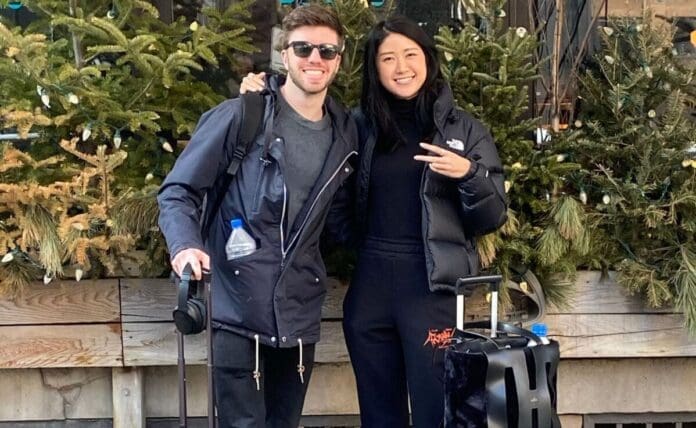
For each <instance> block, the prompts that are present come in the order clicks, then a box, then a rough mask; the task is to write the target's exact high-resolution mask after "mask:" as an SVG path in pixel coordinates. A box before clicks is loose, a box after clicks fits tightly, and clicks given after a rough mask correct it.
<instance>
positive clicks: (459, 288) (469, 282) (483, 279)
mask: <svg viewBox="0 0 696 428" xmlns="http://www.w3.org/2000/svg"><path fill="white" fill-rule="evenodd" d="M502 281H503V277H502V276H501V275H488V276H469V277H466V278H459V279H457V282H456V284H455V292H456V293H457V330H464V296H465V295H471V292H472V291H473V289H474V286H475V285H478V284H488V289H489V291H490V293H491V337H496V331H497V328H496V326H497V325H498V291H499V290H500V283H501V282H502Z"/></svg>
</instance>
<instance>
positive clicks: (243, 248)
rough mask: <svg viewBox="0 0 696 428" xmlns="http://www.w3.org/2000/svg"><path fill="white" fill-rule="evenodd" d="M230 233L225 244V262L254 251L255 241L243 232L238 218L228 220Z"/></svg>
mask: <svg viewBox="0 0 696 428" xmlns="http://www.w3.org/2000/svg"><path fill="white" fill-rule="evenodd" d="M230 225H231V226H232V232H231V233H230V237H229V238H227V243H226V244H225V254H226V255H227V260H232V259H237V258H239V257H244V256H248V255H249V254H251V253H253V252H254V251H256V241H255V240H254V238H252V237H251V235H249V234H248V233H247V231H246V230H244V222H243V221H242V219H240V218H235V219H232V220H230Z"/></svg>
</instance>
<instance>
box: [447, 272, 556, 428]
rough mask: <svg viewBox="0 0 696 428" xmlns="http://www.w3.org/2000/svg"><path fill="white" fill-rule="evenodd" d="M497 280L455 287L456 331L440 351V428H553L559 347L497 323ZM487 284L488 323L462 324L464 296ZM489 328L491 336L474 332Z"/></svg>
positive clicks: (463, 280) (460, 282)
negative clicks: (442, 372)
mask: <svg viewBox="0 0 696 428" xmlns="http://www.w3.org/2000/svg"><path fill="white" fill-rule="evenodd" d="M501 281H502V277H501V276H499V275H494V276H480V277H469V278H460V279H459V280H458V281H457V284H456V289H457V331H456V334H455V336H454V338H453V340H452V343H451V344H450V345H449V346H448V347H447V349H446V350H445V356H444V366H445V376H444V388H445V420H444V427H445V428H474V427H475V428H480V427H488V428H509V427H516V428H558V427H560V422H559V419H558V415H557V414H556V370H557V368H558V362H559V349H558V343H557V342H556V341H554V340H548V339H546V338H540V337H539V336H537V335H536V334H534V333H532V332H531V331H529V330H526V329H523V328H521V327H517V326H515V325H512V324H508V323H502V322H498V319H497V315H498V290H499V287H500V283H501ZM477 284H488V285H489V287H490V294H491V320H490V323H489V322H487V321H480V322H471V323H464V295H465V294H467V293H468V292H470V291H471V289H472V288H473V287H474V286H475V285H477ZM485 328H490V335H486V334H482V333H478V332H476V331H474V329H485Z"/></svg>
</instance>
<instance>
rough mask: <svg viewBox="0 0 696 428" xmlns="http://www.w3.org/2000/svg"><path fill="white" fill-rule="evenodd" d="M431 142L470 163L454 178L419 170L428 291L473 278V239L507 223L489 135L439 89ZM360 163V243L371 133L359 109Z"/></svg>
mask: <svg viewBox="0 0 696 428" xmlns="http://www.w3.org/2000/svg"><path fill="white" fill-rule="evenodd" d="M433 110H434V122H435V136H434V137H433V141H432V144H435V145H437V146H441V147H443V148H446V149H448V150H452V151H454V152H457V153H459V154H461V155H462V156H464V157H466V158H468V159H469V160H470V161H471V162H472V169H471V171H470V172H469V173H468V174H467V175H466V176H465V177H464V178H462V179H460V180H453V179H451V178H449V177H446V176H444V175H441V174H438V173H436V172H433V171H432V170H430V168H427V167H424V168H423V176H422V178H421V201H422V204H421V209H422V221H423V224H422V230H423V244H424V247H425V261H426V266H427V269H428V279H429V286H430V289H431V290H432V291H437V290H453V288H454V284H455V283H456V281H457V278H460V277H464V276H469V275H476V274H478V266H479V259H478V254H477V252H476V240H475V237H477V236H480V235H484V234H486V233H490V232H492V231H494V230H496V229H497V228H499V227H500V226H502V225H503V224H504V223H505V221H506V220H507V204H506V200H505V191H504V184H503V183H504V178H503V174H502V173H503V169H502V166H501V162H500V158H499V157H498V152H497V150H496V148H495V144H494V143H493V139H492V138H491V135H490V133H489V132H488V130H486V128H485V127H484V126H483V124H481V122H479V121H478V120H476V119H474V118H473V117H472V116H471V115H469V114H468V113H465V112H464V111H462V110H459V109H457V108H456V107H455V104H454V98H453V96H452V91H451V90H450V88H449V87H448V86H444V87H443V89H442V91H441V92H440V95H439V97H438V99H437V101H436V102H435V106H434V109H433ZM353 115H354V117H355V118H356V121H357V123H358V131H359V139H360V148H359V151H360V159H359V162H358V171H357V173H356V176H355V177H354V179H355V184H354V185H355V190H354V192H355V201H356V203H355V211H354V212H355V230H356V234H357V240H358V242H360V240H361V239H362V237H364V234H365V233H366V225H367V214H366V213H367V212H368V209H369V208H368V206H367V201H368V190H369V188H370V168H371V166H372V154H373V153H374V151H375V146H376V143H377V136H376V130H375V128H374V126H373V125H372V124H371V123H370V121H369V120H367V118H366V117H365V116H364V115H363V114H362V112H361V111H360V110H355V111H354V112H353Z"/></svg>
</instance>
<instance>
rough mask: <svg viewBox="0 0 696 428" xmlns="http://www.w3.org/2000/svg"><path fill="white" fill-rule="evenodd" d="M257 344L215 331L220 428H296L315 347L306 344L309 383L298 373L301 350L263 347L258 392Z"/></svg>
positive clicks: (306, 374)
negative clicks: (256, 377)
mask: <svg viewBox="0 0 696 428" xmlns="http://www.w3.org/2000/svg"><path fill="white" fill-rule="evenodd" d="M255 355H256V354H255V342H254V340H250V339H247V338H246V337H242V336H239V335H236V334H234V333H230V332H227V331H224V330H214V331H213V358H214V360H213V363H214V365H215V370H214V372H213V373H214V374H213V380H214V383H215V401H216V405H217V412H218V422H219V427H220V428H263V427H267V428H297V426H298V425H299V423H300V416H301V415H302V406H303V404H304V398H305V394H306V392H307V385H308V384H309V378H310V375H311V374H312V366H313V365H314V345H304V346H303V364H304V365H305V372H304V383H302V382H301V381H300V375H299V373H298V371H297V366H298V364H299V356H300V352H299V347H294V348H272V347H268V346H264V345H261V346H260V349H259V358H260V364H259V370H260V371H261V379H260V386H261V389H260V390H257V389H256V380H255V379H254V377H253V371H254V369H255V363H256V358H255Z"/></svg>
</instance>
